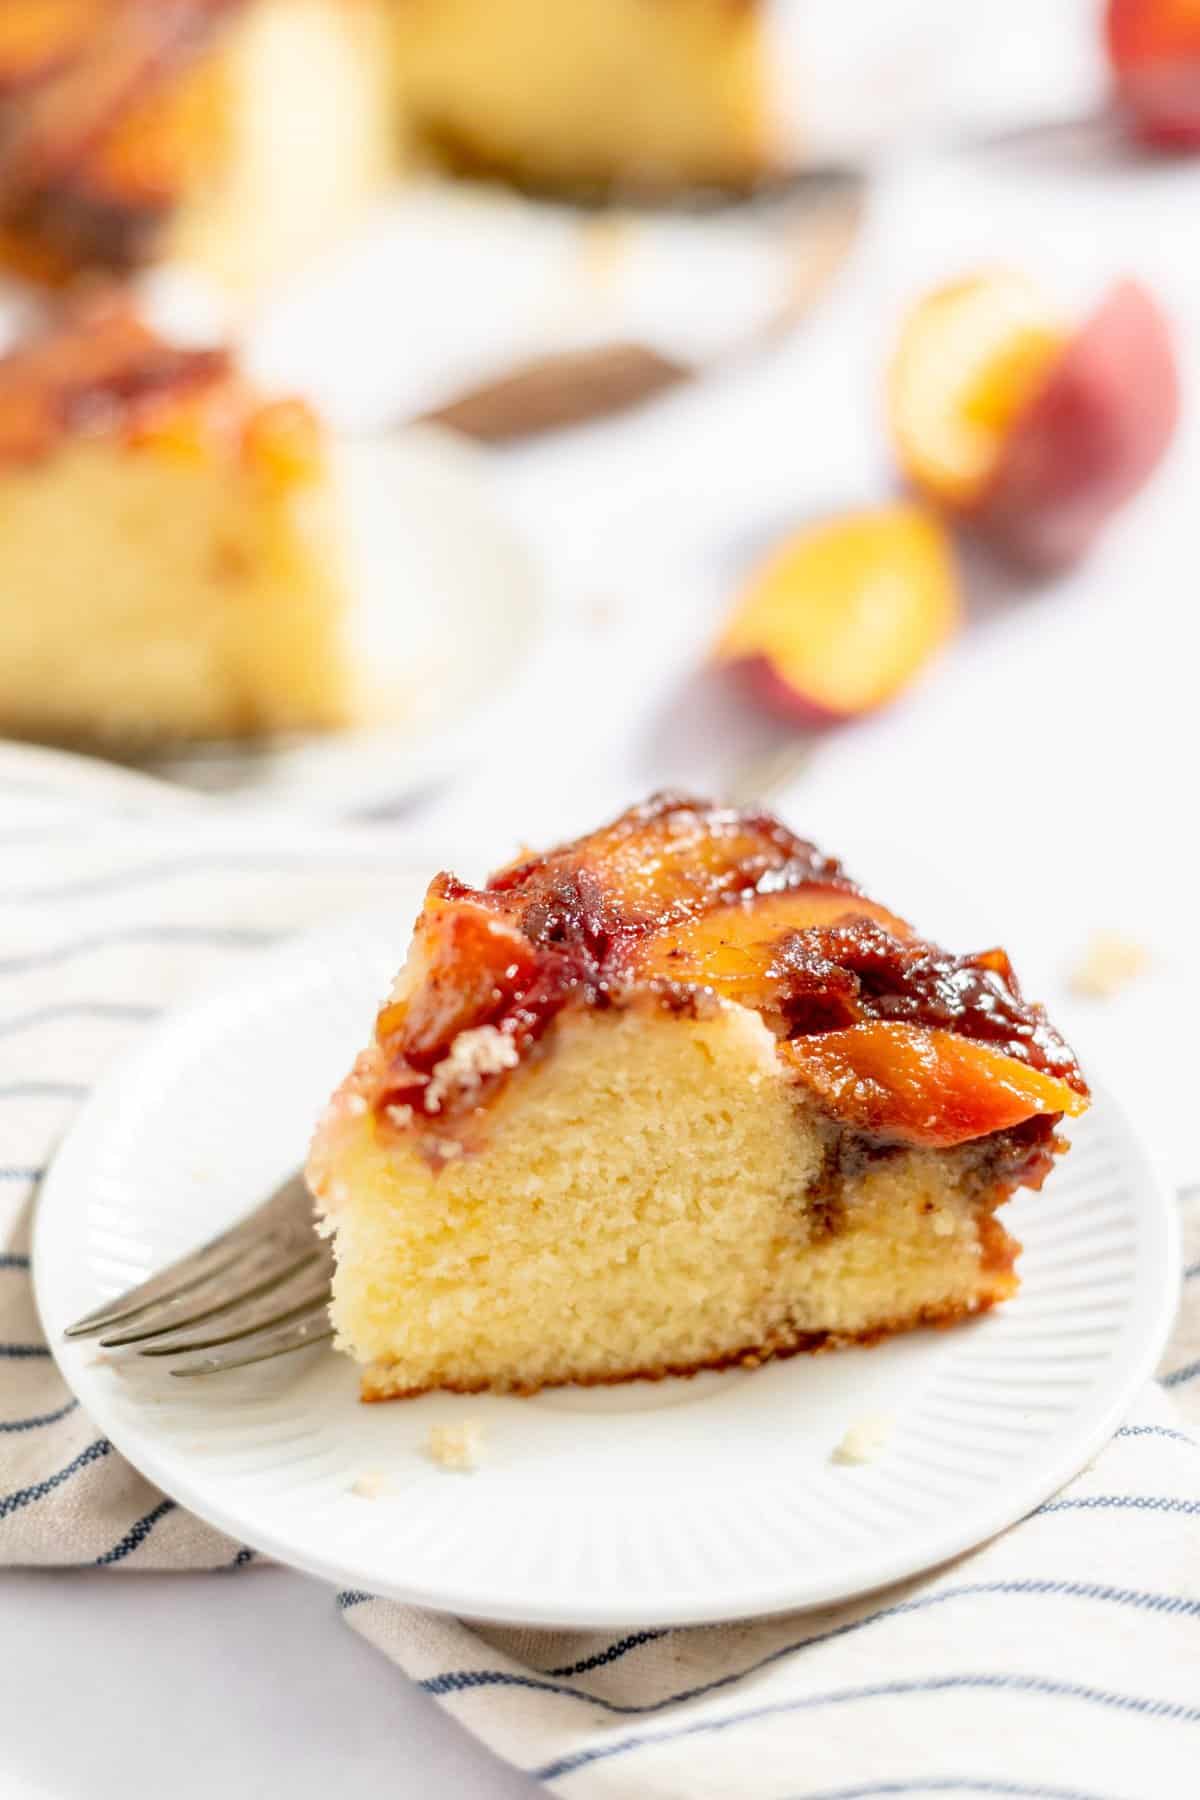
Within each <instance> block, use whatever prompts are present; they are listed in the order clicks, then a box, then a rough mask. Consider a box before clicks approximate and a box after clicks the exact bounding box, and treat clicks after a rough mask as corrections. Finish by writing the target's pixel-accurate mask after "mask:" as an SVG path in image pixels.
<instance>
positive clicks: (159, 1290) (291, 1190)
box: [65, 1175, 313, 1338]
mask: <svg viewBox="0 0 1200 1800" xmlns="http://www.w3.org/2000/svg"><path fill="white" fill-rule="evenodd" d="M312 1229H313V1227H312V1200H311V1198H310V1196H309V1193H308V1189H307V1188H306V1187H305V1185H304V1180H303V1178H302V1177H301V1176H300V1175H292V1176H290V1177H289V1178H288V1180H287V1181H285V1182H283V1183H282V1185H281V1186H280V1187H279V1188H277V1189H276V1191H275V1192H274V1193H273V1194H272V1195H271V1196H270V1198H269V1199H267V1200H264V1201H263V1203H262V1205H261V1206H257V1207H255V1209H254V1211H253V1212H252V1213H248V1214H247V1215H246V1217H245V1218H244V1219H239V1220H238V1222H237V1224H236V1225H231V1226H230V1227H229V1228H228V1230H226V1231H222V1232H220V1233H219V1234H218V1235H217V1236H216V1237H214V1238H210V1239H209V1241H208V1243H206V1244H201V1245H200V1246H199V1247H198V1248H197V1249H195V1250H193V1251H191V1252H190V1253H189V1254H188V1255H187V1256H182V1257H180V1258H179V1260H178V1261H177V1262H173V1263H171V1264H170V1265H169V1266H168V1267H167V1268H165V1269H161V1270H160V1271H159V1272H158V1274H157V1275H152V1276H151V1277H150V1278H149V1280H148V1281H143V1282H140V1283H139V1284H138V1286H137V1287H132V1288H130V1289H129V1290H128V1291H127V1292H126V1293H124V1294H118V1295H117V1296H116V1297H115V1298H114V1299H112V1300H108V1301H106V1302H105V1303H104V1305H103V1306H97V1307H95V1308H94V1309H93V1310H92V1311H91V1312H89V1313H85V1314H84V1315H83V1317H82V1318H81V1319H76V1321H75V1323H74V1324H73V1325H68V1326H67V1328H66V1332H65V1335H66V1336H67V1337H70V1338H74V1337H93V1336H95V1335H96V1334H97V1333H98V1332H101V1331H106V1330H107V1329H108V1328H109V1326H110V1325H120V1324H122V1323H124V1321H125V1320H127V1319H132V1318H134V1317H135V1316H136V1315H137V1314H139V1313H142V1312H145V1311H146V1310H147V1309H148V1308H149V1307H151V1306H153V1305H154V1304H155V1303H156V1302H159V1301H166V1300H173V1299H175V1298H176V1297H177V1296H179V1295H182V1294H185V1293H187V1292H189V1291H190V1290H191V1289H193V1288H195V1287H197V1286H199V1284H200V1283H201V1282H202V1281H207V1280H209V1279H210V1278H211V1277H213V1276H215V1275H219V1274H220V1273H221V1271H222V1270H225V1269H228V1268H230V1267H231V1266H232V1265H233V1264H234V1263H235V1262H238V1261H239V1260H240V1259H241V1258H242V1256H243V1255H244V1254H245V1253H246V1250H247V1248H248V1247H249V1246H250V1245H251V1244H254V1243H257V1242H258V1241H259V1240H260V1239H263V1240H266V1239H267V1238H270V1237H277V1238H279V1239H280V1240H281V1241H283V1240H286V1239H288V1238H289V1237H290V1236H291V1235H293V1234H294V1235H295V1236H296V1237H297V1238H299V1239H300V1240H301V1241H302V1242H303V1243H304V1244H305V1245H306V1247H307V1245H309V1244H311V1242H312Z"/></svg>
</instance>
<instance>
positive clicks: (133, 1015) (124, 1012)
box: [0, 1000, 161, 1037]
mask: <svg viewBox="0 0 1200 1800" xmlns="http://www.w3.org/2000/svg"><path fill="white" fill-rule="evenodd" d="M160 1010H161V1009H160V1008H159V1007H157V1006H138V1005H135V1004H134V1003H133V1002H132V1001H125V1000H66V1001H63V1002H62V1004H61V1005H58V1006H38V1007H35V1008H34V1010H33V1011H32V1012H27V1013H17V1014H16V1015H15V1017H13V1018H11V1019H0V1037H11V1036H12V1035H13V1033H14V1032H17V1031H28V1030H29V1028H30V1027H31V1026H33V1025H48V1024H49V1023H50V1021H51V1020H52V1019H156V1018H157V1017H158V1014H159V1011H160Z"/></svg>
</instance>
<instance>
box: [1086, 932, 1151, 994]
mask: <svg viewBox="0 0 1200 1800" xmlns="http://www.w3.org/2000/svg"><path fill="white" fill-rule="evenodd" d="M1149 966H1150V952H1149V951H1148V950H1147V949H1146V947H1145V945H1144V944H1139V943H1138V941H1137V939H1136V938H1131V937H1127V936H1126V934H1125V933H1124V932H1121V931H1093V933H1092V935H1091V937H1090V938H1089V939H1088V941H1087V944H1086V945H1085V946H1084V950H1083V954H1082V956H1081V957H1080V959H1079V961H1078V962H1077V963H1076V964H1075V966H1074V968H1073V969H1072V970H1071V974H1070V978H1069V985H1070V988H1071V992H1072V993H1074V994H1080V995H1082V996H1083V997H1084V998H1085V999H1088V1000H1107V999H1110V998H1111V996H1112V995H1113V994H1117V993H1119V992H1120V991H1121V989H1122V988H1123V987H1128V985H1129V983H1130V982H1131V981H1136V980H1137V979H1138V977H1139V976H1140V975H1144V974H1145V972H1146V970H1147V969H1148V968H1149Z"/></svg>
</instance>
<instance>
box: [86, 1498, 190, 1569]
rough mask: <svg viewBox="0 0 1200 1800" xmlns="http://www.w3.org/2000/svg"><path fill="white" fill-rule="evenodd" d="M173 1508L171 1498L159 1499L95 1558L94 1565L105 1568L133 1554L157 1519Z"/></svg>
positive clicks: (163, 1516) (173, 1504)
mask: <svg viewBox="0 0 1200 1800" xmlns="http://www.w3.org/2000/svg"><path fill="white" fill-rule="evenodd" d="M174 1510H175V1502H174V1501H173V1500H160V1501H159V1503H158V1505H157V1506H153V1507H151V1509H150V1511H149V1512H148V1513H145V1514H143V1516H142V1517H141V1518H140V1519H139V1520H138V1521H137V1522H136V1524H134V1525H131V1526H130V1527H129V1530H128V1531H127V1532H126V1533H125V1536H124V1537H123V1538H118V1539H117V1542H116V1543H115V1544H114V1545H113V1547H112V1549H111V1550H106V1551H105V1552H104V1554H103V1556H98V1557H97V1558H96V1567H97V1568H98V1569H107V1568H109V1567H111V1565H112V1564H113V1563H119V1562H124V1561H125V1558H126V1557H127V1556H132V1555H133V1552H134V1551H135V1550H136V1549H137V1547H138V1545H139V1544H144V1543H145V1541H146V1539H147V1538H148V1537H149V1536H150V1533H151V1532H152V1531H153V1530H154V1527H155V1526H156V1525H157V1524H158V1521H159V1520H160V1519H165V1518H166V1516H167V1514H168V1513H169V1512H174Z"/></svg>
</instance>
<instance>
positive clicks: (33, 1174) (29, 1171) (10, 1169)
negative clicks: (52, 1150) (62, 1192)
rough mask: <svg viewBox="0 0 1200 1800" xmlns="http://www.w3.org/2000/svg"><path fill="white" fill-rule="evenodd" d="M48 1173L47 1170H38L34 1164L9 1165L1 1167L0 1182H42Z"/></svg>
mask: <svg viewBox="0 0 1200 1800" xmlns="http://www.w3.org/2000/svg"><path fill="white" fill-rule="evenodd" d="M45 1173H46V1171H45V1168H44V1167H43V1168H38V1167H36V1166H35V1165H34V1164H33V1163H24V1164H21V1163H7V1164H3V1165H0V1181H40V1180H41V1179H42V1176H43V1175H44V1174H45Z"/></svg>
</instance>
